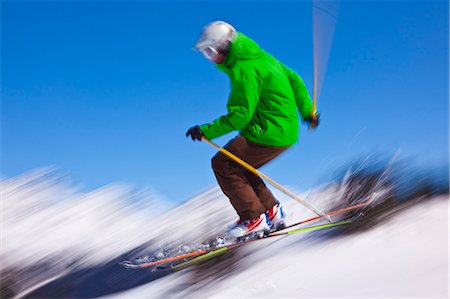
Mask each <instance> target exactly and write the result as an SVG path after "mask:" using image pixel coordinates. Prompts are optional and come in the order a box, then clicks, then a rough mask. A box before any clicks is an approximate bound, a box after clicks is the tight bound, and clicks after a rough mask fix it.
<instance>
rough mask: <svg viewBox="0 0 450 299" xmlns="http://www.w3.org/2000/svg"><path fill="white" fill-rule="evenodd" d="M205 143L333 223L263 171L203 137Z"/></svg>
mask: <svg viewBox="0 0 450 299" xmlns="http://www.w3.org/2000/svg"><path fill="white" fill-rule="evenodd" d="M202 140H203V141H206V142H207V143H209V144H210V145H212V146H213V147H215V148H216V149H218V150H219V151H220V152H221V153H222V154H224V155H226V156H227V157H229V158H230V159H232V160H233V161H235V162H236V163H238V164H240V165H241V166H243V167H245V168H246V169H247V170H249V171H250V172H251V173H253V174H255V175H257V176H259V177H261V178H263V179H265V180H266V181H267V182H269V183H270V184H271V185H272V186H274V187H276V188H278V189H279V190H280V191H281V192H283V193H284V194H286V195H288V196H289V197H291V198H293V199H295V200H296V201H298V202H299V203H301V204H302V205H303V206H304V207H306V208H308V209H309V210H311V211H313V212H314V213H315V214H316V215H317V216H320V217H324V218H326V219H327V220H328V222H331V219H330V217H325V215H324V214H323V213H321V212H319V211H318V210H317V209H316V208H314V207H313V206H312V205H311V204H310V203H308V202H307V201H304V200H303V199H301V198H300V197H299V196H297V195H296V194H294V193H293V192H291V191H289V190H288V189H286V188H285V187H283V186H282V185H280V184H278V183H277V182H275V181H274V180H272V179H271V178H269V177H268V176H267V175H265V174H264V173H262V172H261V171H259V170H257V169H256V168H254V167H253V166H251V165H250V164H248V163H247V162H245V161H244V160H242V159H241V158H239V157H237V156H236V155H234V154H233V153H231V152H229V151H227V150H226V149H224V148H223V147H220V146H218V145H217V144H215V143H214V142H212V141H211V140H209V139H207V138H206V137H202Z"/></svg>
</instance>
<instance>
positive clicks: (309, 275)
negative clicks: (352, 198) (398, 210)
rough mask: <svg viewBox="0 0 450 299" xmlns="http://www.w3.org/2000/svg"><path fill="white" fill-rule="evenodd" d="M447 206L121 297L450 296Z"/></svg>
mask: <svg viewBox="0 0 450 299" xmlns="http://www.w3.org/2000/svg"><path fill="white" fill-rule="evenodd" d="M448 203H449V202H448V198H446V197H441V198H436V199H434V200H433V201H431V202H426V203H424V204H421V205H418V206H416V207H414V208H411V209H410V210H407V211H405V212H403V213H402V214H401V215H399V216H398V217H396V218H394V219H391V220H389V221H388V222H387V223H384V224H383V225H379V226H377V227H375V228H373V229H371V230H369V231H366V232H364V233H362V234H359V235H357V236H355V235H351V236H348V237H343V238H339V239H325V240H323V239H322V240H320V241H317V240H308V239H306V240H305V236H299V235H293V236H289V237H286V238H284V239H283V240H280V241H278V242H272V241H269V240H267V241H268V242H267V241H265V240H264V241H261V242H260V243H257V244H252V246H248V247H246V248H244V249H243V251H245V252H239V254H241V255H242V256H245V259H242V260H240V261H239V269H237V270H235V271H233V274H232V275H230V276H225V277H221V279H220V280H219V279H214V278H215V277H214V274H217V272H219V270H218V271H217V272H216V271H215V269H214V267H210V268H209V269H201V270H200V271H199V270H196V269H186V270H183V271H181V272H179V273H175V274H172V275H170V276H167V277H164V278H162V279H159V280H157V281H154V282H152V283H149V284H148V285H144V286H141V287H139V288H136V289H134V290H130V291H127V292H124V293H120V294H118V295H117V298H125V297H126V298H149V297H151V298H168V297H171V298H287V297H289V298H319V297H320V298H323V297H331V298H351V297H353V298H367V297H371V298H374V297H375V298H392V297H403V298H405V297H406V298H413V297H427V298H448V295H449V294H448V267H449V260H448V236H449V228H448V207H449V206H448ZM264 242H266V244H265V243H264ZM219 268H220V266H219ZM202 271H205V272H207V273H202Z"/></svg>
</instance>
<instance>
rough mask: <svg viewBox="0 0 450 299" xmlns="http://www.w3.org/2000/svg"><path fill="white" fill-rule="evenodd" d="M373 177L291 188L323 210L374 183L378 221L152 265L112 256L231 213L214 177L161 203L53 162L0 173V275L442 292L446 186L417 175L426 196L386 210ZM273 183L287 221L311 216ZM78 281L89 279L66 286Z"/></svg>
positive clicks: (192, 240) (44, 280) (125, 292)
mask: <svg viewBox="0 0 450 299" xmlns="http://www.w3.org/2000/svg"><path fill="white" fill-rule="evenodd" d="M383 177H384V175H381V176H380V175H378V176H371V175H370V176H366V177H364V176H362V179H361V177H359V176H355V177H354V178H358V179H354V178H353V179H352V178H351V176H348V175H346V177H345V178H344V179H343V181H342V182H341V183H331V184H328V185H324V186H322V187H320V188H317V189H315V190H310V191H308V192H298V190H295V189H293V188H290V189H291V190H293V191H294V192H296V193H297V194H298V195H299V196H300V197H301V198H302V199H304V200H306V201H308V202H309V203H311V204H312V205H314V206H315V207H316V208H317V209H319V210H323V211H328V210H330V209H332V208H336V207H337V206H342V205H343V204H348V203H345V202H342V198H347V199H348V197H353V199H352V200H354V201H355V200H356V201H363V200H366V199H367V198H366V197H367V196H366V195H367V194H372V193H373V191H377V192H378V196H377V199H376V202H375V203H374V205H378V206H376V207H375V208H378V210H374V211H375V212H376V211H378V212H380V211H381V212H383V213H385V214H386V210H387V211H389V213H390V214H389V215H391V214H395V213H397V215H396V217H387V218H386V220H385V221H383V222H381V223H380V222H377V223H378V224H379V225H374V224H373V223H371V224H370V225H367V223H366V226H367V227H368V228H369V229H367V230H362V231H358V233H357V234H344V235H342V236H340V237H339V238H333V237H321V236H320V234H319V235H317V234H316V235H315V234H298V235H293V236H289V237H287V238H282V239H278V238H272V239H267V240H261V241H258V242H255V243H251V244H248V245H246V246H244V247H243V248H240V250H238V251H237V252H235V253H233V255H231V256H230V257H228V258H225V259H224V260H223V261H217V264H215V263H216V262H213V263H212V266H211V265H210V266H208V267H206V266H199V267H192V268H189V269H187V270H183V271H180V272H177V273H171V274H169V275H167V276H165V275H166V274H164V275H162V276H155V274H152V273H151V272H144V273H142V272H141V273H138V272H130V270H126V269H123V268H122V267H120V266H118V265H117V259H118V258H119V257H120V258H122V257H123V256H124V255H126V258H132V257H133V256H129V255H130V254H131V255H134V257H139V256H140V254H143V253H152V254H157V253H158V252H159V251H161V250H164V249H167V248H177V246H187V247H189V246H193V245H196V244H200V243H201V242H204V241H205V240H208V239H209V238H212V237H214V236H217V235H219V234H221V233H223V231H224V230H225V229H226V227H227V225H229V224H230V223H232V222H234V221H235V220H236V219H237V215H236V214H235V211H234V210H233V209H232V207H231V205H230V204H229V202H228V199H227V198H226V197H225V196H224V195H223V194H222V192H221V190H220V189H219V188H218V187H216V188H212V189H210V190H207V191H205V192H202V193H200V194H199V195H197V196H195V197H193V198H191V199H189V200H187V201H186V202H184V203H182V204H180V205H178V206H176V207H174V208H171V207H170V205H169V204H168V203H167V202H166V201H165V200H164V198H162V197H161V196H160V195H158V194H156V193H154V192H152V191H150V190H136V189H134V188H133V187H132V186H130V185H125V184H112V185H109V186H105V187H103V188H100V189H98V190H95V191H92V192H89V193H83V192H81V191H80V190H79V188H77V187H75V186H74V185H73V184H72V183H71V182H70V180H69V179H68V178H67V177H66V176H65V175H63V174H61V173H60V172H59V171H57V170H55V169H53V168H43V169H38V170H34V171H31V172H28V173H25V174H23V175H20V176H17V177H14V178H9V179H6V180H3V181H1V182H0V191H1V205H2V206H1V213H2V214H1V225H2V227H1V251H0V265H1V272H2V277H1V281H0V282H1V283H2V285H3V286H7V291H8V292H12V293H13V294H17V293H21V295H20V296H19V297H21V296H26V295H27V294H29V293H31V290H35V289H39V288H40V287H41V286H44V287H45V285H50V282H53V281H56V282H55V283H56V285H58V283H59V284H60V285H59V286H58V289H57V290H58V292H62V293H55V295H51V291H52V287H51V286H50V287H49V288H50V289H46V290H44V291H43V292H44V294H47V296H48V297H53V298H55V297H72V296H74V297H77V298H80V297H90V296H101V295H102V294H108V297H112V296H113V295H114V293H116V294H117V297H118V298H124V297H126V298H149V294H151V297H152V298H207V297H210V298H236V297H241V298H256V297H258V298H261V297H266V298H279V297H316V298H317V297H345V298H348V297H358V298H360V297H444V296H446V295H448V284H447V282H448V278H449V277H448V266H449V265H448V261H449V260H448V236H449V235H448V233H449V232H448V219H449V218H448V212H449V210H448V203H449V201H448V185H447V195H445V196H444V195H433V196H431V195H432V194H434V193H432V192H431V191H432V190H433V188H431V189H430V188H429V187H428V185H426V187H427V188H425V189H424V190H431V191H430V192H431V193H430V192H428V191H427V192H428V193H427V194H428V195H429V196H431V199H429V200H426V201H418V204H415V205H414V206H413V207H410V208H409V209H404V208H400V209H397V211H395V210H394V209H393V208H392V206H390V204H391V203H390V201H389V200H392V198H390V197H392V194H393V193H392V192H391V191H392V190H391V189H392V188H391V186H390V185H389V184H379V183H378V182H379V181H380V178H383ZM374 178H375V179H374ZM411 185H414V184H411ZM416 185H417V184H416ZM405 186H406V184H403V185H402V187H405ZM361 188H362V189H361ZM408 188H410V186H409V187H408V186H406V187H405V188H404V189H408ZM361 190H362V191H361ZM274 194H275V196H276V197H277V198H278V199H279V200H280V201H281V202H282V203H283V205H284V208H285V211H286V212H287V214H288V218H287V224H290V223H293V222H296V221H298V220H300V219H305V218H308V217H312V216H315V215H314V214H313V213H312V212H310V211H308V210H307V209H305V208H304V207H303V206H302V205H300V204H299V203H297V202H296V201H294V200H292V199H290V198H288V197H287V196H286V195H284V194H282V193H280V192H278V191H277V190H274ZM358 194H366V195H365V196H362V197H361V196H360V195H358ZM411 194H415V195H414V196H416V195H417V194H419V195H417V196H419V198H421V196H422V197H423V196H424V195H423V194H422V193H420V192H419V193H417V192H415V191H414V192H413V193H411ZM430 194H431V195H430ZM344 195H345V196H344ZM350 195H351V196H350ZM439 196H440V197H439ZM411 198H416V197H411ZM411 201H412V200H411ZM383 204H384V205H383ZM394 212H395V213H394ZM381 215H382V213H381V214H380V213H378V214H377V213H374V217H373V218H377V219H378V218H380V217H381V218H382V216H381ZM366 218H369V217H366ZM375 224H376V223H375ZM361 227H363V225H361ZM123 258H125V257H123ZM101 265H105V266H104V267H103V268H101ZM113 266H114V267H113ZM90 269H97V270H95V271H91V270H90ZM99 269H100V270H99ZM102 271H103V272H102ZM111 271H115V272H111ZM126 271H128V272H126ZM90 273H98V274H94V275H93V274H90ZM105 273H106V274H109V277H107V278H105V277H104V276H105ZM152 275H153V276H152ZM65 277H67V278H65ZM60 278H61V279H60ZM138 278H139V279H138ZM140 278H142V279H140ZM58 279H60V282H58ZM74 279H76V280H74ZM145 279H146V280H145ZM134 280H135V281H136V282H134ZM110 281H112V282H110ZM110 283H112V285H111V284H110ZM80 285H82V286H90V287H93V289H89V290H83V291H84V292H81V293H76V291H73V290H77V289H78V288H80ZM112 286H114V287H112ZM95 288H97V291H96V292H94V290H95ZM100 288H103V289H101V290H100ZM66 289H67V290H68V291H67V292H68V293H65V290H66ZM3 291H4V290H2V292H3ZM2 294H3V293H2ZM70 294H72V295H70ZM73 294H78V295H73Z"/></svg>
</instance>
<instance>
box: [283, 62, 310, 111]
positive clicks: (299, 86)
mask: <svg viewBox="0 0 450 299" xmlns="http://www.w3.org/2000/svg"><path fill="white" fill-rule="evenodd" d="M282 66H283V69H284V71H285V73H286V75H287V76H288V78H289V82H290V83H291V86H292V90H293V91H294V96H295V102H296V103H297V108H298V111H299V113H300V115H301V116H302V118H303V120H307V119H308V118H309V117H310V115H311V114H312V112H313V106H312V101H311V98H310V96H309V93H308V89H307V88H306V85H305V83H304V82H303V79H302V78H301V77H300V76H299V75H298V74H297V73H296V72H295V71H293V70H292V69H290V68H288V67H287V66H285V65H283V64H282Z"/></svg>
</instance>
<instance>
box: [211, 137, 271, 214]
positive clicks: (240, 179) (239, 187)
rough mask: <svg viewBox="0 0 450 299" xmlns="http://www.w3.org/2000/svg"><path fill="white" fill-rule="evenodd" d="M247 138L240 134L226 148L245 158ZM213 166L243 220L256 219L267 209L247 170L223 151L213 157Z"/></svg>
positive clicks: (218, 180)
mask: <svg viewBox="0 0 450 299" xmlns="http://www.w3.org/2000/svg"><path fill="white" fill-rule="evenodd" d="M245 147H246V139H245V138H244V137H242V136H238V137H236V138H235V139H233V140H231V141H230V142H229V143H228V144H227V145H226V146H225V147H224V148H225V149H227V150H228V151H230V152H232V153H233V154H235V155H236V156H238V157H240V158H241V159H245V157H244V156H243V152H245ZM212 168H213V170H214V174H215V176H216V178H217V182H218V183H219V185H220V188H221V189H222V191H223V193H224V194H225V195H226V196H227V197H228V198H229V199H230V202H231V204H232V205H233V207H234V209H235V210H236V212H237V213H238V215H239V217H240V218H241V220H248V219H255V218H258V217H259V215H261V214H262V213H264V212H265V211H266V208H265V207H264V205H263V204H262V203H261V201H260V200H259V198H258V196H257V195H256V193H255V191H254V189H253V187H252V186H251V185H250V184H249V183H248V181H247V178H246V177H245V172H246V170H245V169H244V168H243V167H242V166H240V165H238V164H237V163H236V162H234V161H233V160H231V159H230V158H228V157H227V156H225V155H224V154H222V153H220V152H219V153H217V154H216V155H215V156H214V157H213V159H212Z"/></svg>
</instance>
